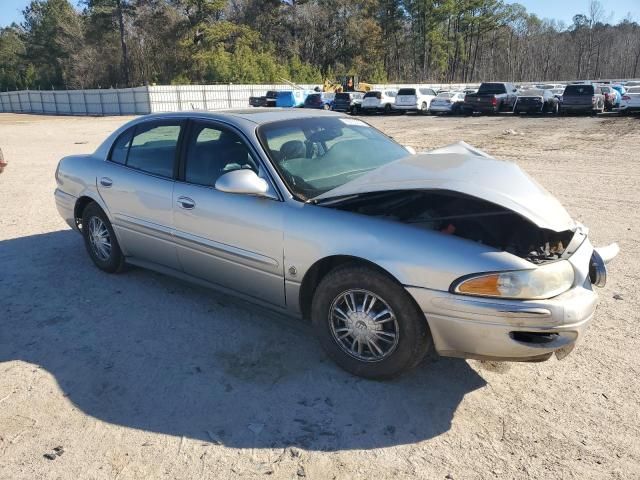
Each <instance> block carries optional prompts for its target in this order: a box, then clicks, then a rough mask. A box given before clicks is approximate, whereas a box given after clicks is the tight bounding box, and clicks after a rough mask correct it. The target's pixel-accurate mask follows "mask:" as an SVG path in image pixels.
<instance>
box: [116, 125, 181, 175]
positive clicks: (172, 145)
mask: <svg viewBox="0 0 640 480" xmlns="http://www.w3.org/2000/svg"><path fill="white" fill-rule="evenodd" d="M179 137H180V124H160V125H159V124H157V123H152V124H150V125H144V124H142V125H138V126H137V127H136V130H135V135H134V136H133V140H132V141H131V146H130V147H129V155H128V157H127V163H126V165H127V166H128V167H131V168H135V169H137V170H142V171H143V172H147V173H151V174H153V175H158V176H161V177H167V178H171V177H173V165H174V162H175V158H176V147H177V145H178V138H179Z"/></svg>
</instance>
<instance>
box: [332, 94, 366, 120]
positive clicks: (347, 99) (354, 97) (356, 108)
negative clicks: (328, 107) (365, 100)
mask: <svg viewBox="0 0 640 480" xmlns="http://www.w3.org/2000/svg"><path fill="white" fill-rule="evenodd" d="M362 97H364V93H362V92H343V93H336V97H335V99H334V100H333V110H334V111H336V112H346V113H350V114H352V115H354V114H357V113H359V112H360V109H361V107H362Z"/></svg>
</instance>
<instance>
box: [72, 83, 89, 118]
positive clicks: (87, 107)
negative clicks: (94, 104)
mask: <svg viewBox="0 0 640 480" xmlns="http://www.w3.org/2000/svg"><path fill="white" fill-rule="evenodd" d="M80 91H81V92H82V103H83V104H84V114H85V115H89V105H87V94H86V93H85V91H84V88H82V90H80ZM72 113H73V112H72Z"/></svg>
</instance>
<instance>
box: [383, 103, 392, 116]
mask: <svg viewBox="0 0 640 480" xmlns="http://www.w3.org/2000/svg"><path fill="white" fill-rule="evenodd" d="M390 113H391V104H390V103H387V104H386V105H385V106H384V114H385V115H389V114H390Z"/></svg>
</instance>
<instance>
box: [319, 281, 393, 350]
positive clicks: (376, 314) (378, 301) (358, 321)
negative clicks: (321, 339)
mask: <svg viewBox="0 0 640 480" xmlns="http://www.w3.org/2000/svg"><path fill="white" fill-rule="evenodd" d="M329 325H330V326H331V334H332V335H333V338H334V340H335V341H336V343H337V344H338V345H339V346H340V348H341V349H342V350H343V351H344V352H346V353H347V354H349V355H351V356H352V357H355V358H357V359H358V360H361V361H365V362H378V361H380V360H384V359H385V358H387V357H388V356H389V355H391V353H393V351H394V350H395V349H396V347H397V346H398V338H399V333H400V331H399V327H398V321H397V319H396V316H395V314H394V312H393V310H392V309H391V307H389V305H388V304H387V303H386V302H385V301H384V300H383V299H382V298H380V297H379V296H378V295H376V294H375V293H371V292H369V291H367V290H347V291H346V292H343V293H341V294H340V295H338V296H337V297H336V298H335V299H334V301H333V303H332V304H331V308H330V309H329Z"/></svg>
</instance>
